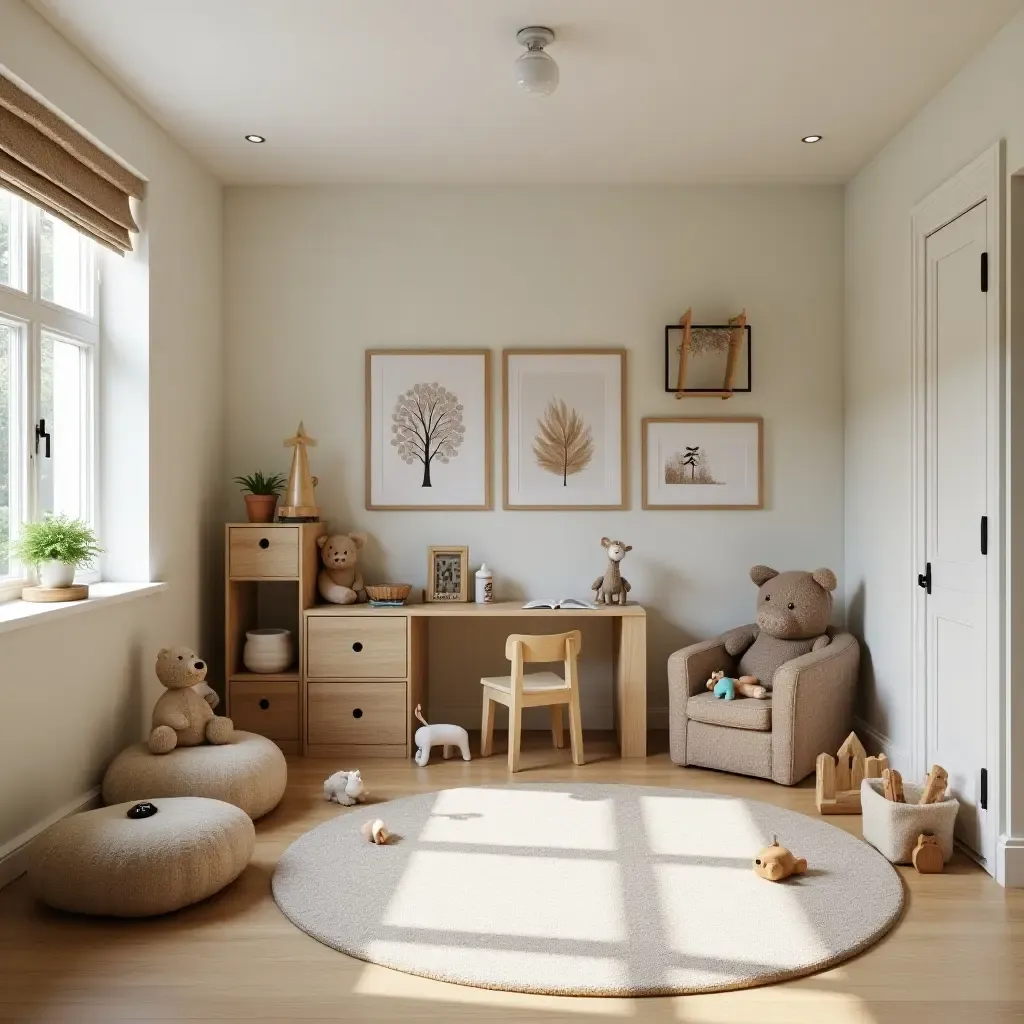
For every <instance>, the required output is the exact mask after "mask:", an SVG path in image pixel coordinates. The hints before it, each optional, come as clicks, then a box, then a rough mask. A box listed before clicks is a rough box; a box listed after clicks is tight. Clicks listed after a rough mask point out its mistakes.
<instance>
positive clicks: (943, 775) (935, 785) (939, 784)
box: [917, 764, 949, 804]
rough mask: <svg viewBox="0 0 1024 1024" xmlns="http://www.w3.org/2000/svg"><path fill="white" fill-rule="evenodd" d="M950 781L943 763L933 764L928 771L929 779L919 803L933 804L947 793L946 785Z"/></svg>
mask: <svg viewBox="0 0 1024 1024" xmlns="http://www.w3.org/2000/svg"><path fill="white" fill-rule="evenodd" d="M948 782H949V773H948V772H947V771H946V769H945V768H943V767H942V766H941V765H937V764H936V765H932V770H931V771H930V772H929V773H928V780H927V781H926V782H925V784H924V792H923V793H922V794H921V799H920V800H918V801H917V802H918V804H933V803H935V802H936V801H938V800H941V799H942V798H943V797H944V796H945V795H946V785H947V783H948Z"/></svg>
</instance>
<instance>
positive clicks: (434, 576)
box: [426, 547, 469, 601]
mask: <svg viewBox="0 0 1024 1024" xmlns="http://www.w3.org/2000/svg"><path fill="white" fill-rule="evenodd" d="M426 599H427V600H428V601H468V600H469V548H460V547H431V548H428V549H427V593H426Z"/></svg>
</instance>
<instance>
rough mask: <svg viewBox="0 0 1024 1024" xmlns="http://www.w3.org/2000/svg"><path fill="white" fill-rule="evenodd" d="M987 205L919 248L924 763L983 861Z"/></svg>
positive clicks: (987, 852) (960, 833) (986, 852)
mask: <svg viewBox="0 0 1024 1024" xmlns="http://www.w3.org/2000/svg"><path fill="white" fill-rule="evenodd" d="M986 206H987V203H985V202H982V203H980V204H979V205H977V206H975V207H974V208H973V209H971V210H969V211H968V212H966V213H964V214H963V215H961V216H960V217H958V218H957V219H956V220H954V221H953V222H951V223H950V224H947V225H946V226H945V227H943V228H941V229H940V230H938V231H936V232H935V233H934V234H932V235H930V236H929V237H928V239H927V241H926V246H925V255H926V260H925V265H926V274H927V277H926V282H925V290H926V316H925V319H926V324H925V489H924V494H925V547H926V558H927V562H928V570H927V571H926V577H927V576H928V575H930V583H931V591H930V593H929V595H928V596H927V598H926V602H925V603H926V608H927V611H926V643H925V672H926V704H927V706H926V716H927V724H926V734H927V742H926V752H927V759H928V764H929V765H932V764H940V765H942V766H943V767H944V768H945V769H946V770H947V771H948V772H949V779H950V786H951V788H952V790H953V792H954V793H955V795H956V797H957V799H959V801H960V805H961V806H960V815H959V817H958V819H957V829H956V830H957V837H958V838H959V839H960V841H961V842H963V843H964V844H965V845H967V846H969V847H970V848H971V849H972V850H974V851H976V852H977V853H979V854H980V855H981V856H983V857H985V858H986V860H987V861H988V862H989V863H991V861H990V860H989V858H990V857H991V856H992V855H994V853H995V851H994V849H989V846H990V845H991V840H990V838H989V837H990V836H991V835H992V830H991V829H990V828H989V827H988V822H987V820H986V815H987V814H988V813H990V812H989V811H986V810H984V809H983V808H982V803H983V794H982V787H983V785H984V784H985V783H984V782H983V771H984V770H985V769H986V766H987V765H988V756H987V754H988V751H987V740H986V735H987V721H988V711H989V709H988V706H987V701H988V699H989V692H988V669H989V666H988V665H987V662H986V659H987V654H988V644H987V642H986V629H987V612H988V608H987V592H988V586H987V575H986V573H987V562H986V555H985V554H984V553H983V547H984V540H983V534H984V532H985V530H986V528H987V519H983V517H985V516H986V515H987V513H988V509H987V508H986V503H987V500H988V497H987V496H988V494H989V480H988V473H989V468H988V467H989V458H988V456H989V452H988V450H987V444H988V431H987V425H988V412H989V410H988V371H989V367H988V364H987V358H988V345H987V338H988V330H987V327H988V325H987V315H988V312H987V311H988V303H987V298H986V295H985V292H984V291H983V290H982V288H983V269H982V267H983V259H987V256H984V255H983V254H985V253H986V250H987V238H986V217H987V210H986ZM920 582H923V583H927V582H928V580H927V578H926V579H924V580H922V581H920ZM986 781H987V780H986Z"/></svg>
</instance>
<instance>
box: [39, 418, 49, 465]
mask: <svg viewBox="0 0 1024 1024" xmlns="http://www.w3.org/2000/svg"><path fill="white" fill-rule="evenodd" d="M40 441H45V442H46V451H45V453H44V454H45V455H46V458H49V457H50V433H49V431H48V430H47V429H46V420H40V421H39V422H38V423H37V424H36V455H38V454H39V442H40Z"/></svg>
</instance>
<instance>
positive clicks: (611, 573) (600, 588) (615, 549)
mask: <svg viewBox="0 0 1024 1024" xmlns="http://www.w3.org/2000/svg"><path fill="white" fill-rule="evenodd" d="M601 547H603V548H605V549H606V550H607V552H608V568H607V569H605V571H604V575H603V576H598V577H597V579H596V580H594V582H593V583H592V584H591V585H590V589H591V590H592V591H594V600H595V601H596V602H597V603H598V604H602V603H603V604H625V603H626V595H627V594H628V593H629V592H630V591H631V590H632V589H633V588H632V587H631V586H630V585H629V580H627V579H626V577H625V576H623V575H622V574H621V573H620V572H619V563H620V562H621V561H622V560H623V559H624V558H625V557H626V552H627V551H632V550H633V545H632V544H623V543H622V541H621V540H609V539H608V538H607V537H602V538H601Z"/></svg>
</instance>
